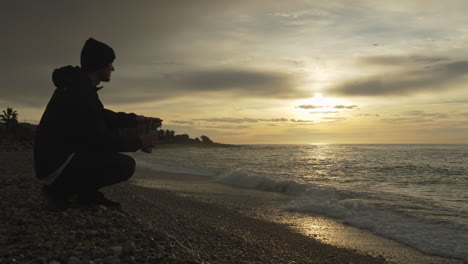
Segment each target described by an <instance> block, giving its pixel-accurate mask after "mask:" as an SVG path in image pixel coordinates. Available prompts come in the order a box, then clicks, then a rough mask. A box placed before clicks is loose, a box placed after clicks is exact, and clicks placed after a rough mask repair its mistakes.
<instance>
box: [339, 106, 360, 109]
mask: <svg viewBox="0 0 468 264" xmlns="http://www.w3.org/2000/svg"><path fill="white" fill-rule="evenodd" d="M356 107H358V106H357V105H335V106H334V107H333V108H336V109H354V108H356Z"/></svg>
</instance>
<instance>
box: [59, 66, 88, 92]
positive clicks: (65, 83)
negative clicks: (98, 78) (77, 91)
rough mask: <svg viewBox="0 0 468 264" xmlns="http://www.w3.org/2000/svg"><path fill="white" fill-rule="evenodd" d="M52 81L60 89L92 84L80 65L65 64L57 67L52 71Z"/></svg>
mask: <svg viewBox="0 0 468 264" xmlns="http://www.w3.org/2000/svg"><path fill="white" fill-rule="evenodd" d="M52 81H53V82H54V85H55V86H56V87H57V88H58V89H63V88H65V87H75V86H81V85H86V86H89V85H90V80H89V78H88V76H87V75H86V74H85V73H84V72H83V71H82V70H81V68H80V67H78V66H75V67H73V66H70V65H69V66H65V67H61V68H58V69H55V70H54V72H53V73H52Z"/></svg>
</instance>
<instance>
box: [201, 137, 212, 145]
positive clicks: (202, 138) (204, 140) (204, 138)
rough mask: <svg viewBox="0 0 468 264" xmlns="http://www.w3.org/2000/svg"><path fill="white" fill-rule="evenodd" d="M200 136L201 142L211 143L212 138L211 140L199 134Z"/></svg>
mask: <svg viewBox="0 0 468 264" xmlns="http://www.w3.org/2000/svg"><path fill="white" fill-rule="evenodd" d="M200 138H201V140H202V143H203V144H213V140H211V139H210V138H209V137H207V136H201V137H200Z"/></svg>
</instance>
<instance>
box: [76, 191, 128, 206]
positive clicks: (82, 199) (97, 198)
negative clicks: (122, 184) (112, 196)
mask: <svg viewBox="0 0 468 264" xmlns="http://www.w3.org/2000/svg"><path fill="white" fill-rule="evenodd" d="M76 201H77V203H78V204H81V205H104V206H108V207H118V206H120V203H119V202H114V201H111V200H109V199H107V198H106V197H105V196H104V194H103V193H102V192H98V191H95V192H92V193H82V194H78V197H77V199H76Z"/></svg>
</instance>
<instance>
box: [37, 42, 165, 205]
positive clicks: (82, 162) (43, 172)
mask: <svg viewBox="0 0 468 264" xmlns="http://www.w3.org/2000/svg"><path fill="white" fill-rule="evenodd" d="M114 59H115V54H114V51H113V49H112V48H111V47H109V46H108V45H106V44H104V43H102V42H99V41H97V40H95V39H93V38H90V39H88V40H87V41H86V43H85V45H84V47H83V49H82V51H81V68H80V67H78V66H76V67H73V66H65V67H62V68H59V69H55V70H54V72H53V74H52V80H53V82H54V84H55V86H56V87H57V88H56V89H55V91H54V94H53V95H52V98H51V99H50V101H49V103H48V105H47V107H46V109H45V111H44V114H43V115H42V118H41V121H40V123H39V126H38V129H37V133H36V138H35V141H34V164H35V170H36V176H37V177H38V178H39V179H40V181H41V182H42V183H43V184H44V185H43V189H42V192H43V194H44V196H45V197H46V198H47V200H48V202H49V206H50V207H52V208H56V209H61V210H63V209H65V208H67V207H68V206H69V202H70V200H71V199H72V198H76V201H77V202H78V203H80V204H102V205H108V206H117V205H119V203H118V202H113V201H110V200H108V199H106V198H105V197H104V195H103V194H102V193H101V192H99V191H98V190H99V189H100V188H101V187H104V186H108V185H112V184H115V183H118V182H122V181H126V180H128V179H129V178H130V177H131V176H132V175H133V173H134V171H135V160H134V159H133V158H132V157H130V156H127V155H124V154H121V153H119V152H135V151H137V150H139V149H141V148H148V147H151V146H152V145H153V140H154V138H153V136H152V135H145V136H141V137H138V136H133V137H132V136H120V135H119V134H118V129H119V128H129V127H136V126H137V124H138V122H144V121H145V120H147V119H153V118H147V117H143V116H137V115H135V114H133V113H131V114H126V113H121V112H119V113H115V112H113V111H111V110H108V109H105V108H104V106H103V105H102V103H101V101H100V100H99V96H98V94H97V91H98V90H99V89H101V88H102V87H97V85H99V83H100V82H109V81H110V77H111V73H112V71H114V67H113V65H112V63H113V61H114ZM154 120H156V122H161V121H162V120H159V119H154Z"/></svg>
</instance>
